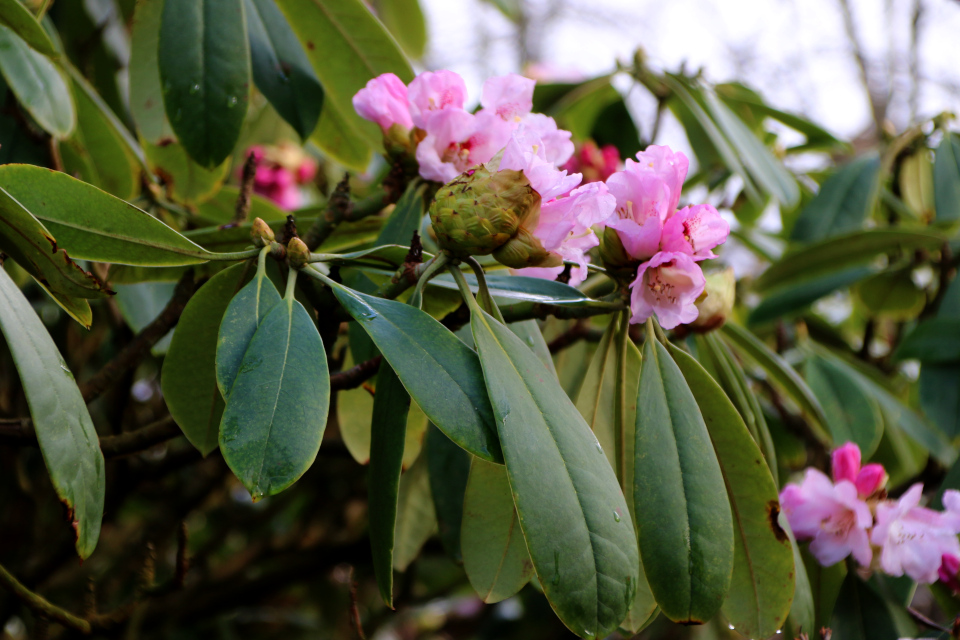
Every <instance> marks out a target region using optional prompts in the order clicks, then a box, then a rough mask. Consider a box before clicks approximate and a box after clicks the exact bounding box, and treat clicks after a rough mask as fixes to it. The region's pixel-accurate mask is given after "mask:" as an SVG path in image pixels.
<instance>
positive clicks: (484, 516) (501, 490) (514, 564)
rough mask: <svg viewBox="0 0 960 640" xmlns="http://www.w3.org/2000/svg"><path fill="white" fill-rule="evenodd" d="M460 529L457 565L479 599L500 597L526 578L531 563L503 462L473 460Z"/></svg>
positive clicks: (504, 595)
mask: <svg viewBox="0 0 960 640" xmlns="http://www.w3.org/2000/svg"><path fill="white" fill-rule="evenodd" d="M461 531H462V533H461V535H462V541H461V544H460V546H461V548H462V549H463V568H464V569H465V570H466V572H467V578H469V579H470V584H471V585H472V586H473V588H474V590H475V591H476V592H477V593H478V594H479V595H480V599H482V600H483V601H484V602H486V603H488V604H490V603H494V602H500V601H501V600H505V599H507V598H509V597H510V596H512V595H514V594H515V593H517V592H518V591H520V589H522V588H523V586H524V585H525V584H527V582H529V581H530V577H531V576H532V575H533V563H532V562H531V561H530V554H529V553H527V545H526V542H524V540H523V533H522V532H521V531H520V522H519V520H518V518H517V510H516V509H515V508H514V506H513V495H511V493H510V481H509V480H508V479H507V470H506V469H505V468H504V467H503V465H499V464H493V463H491V462H485V461H483V460H480V459H479V458H474V460H473V464H472V465H471V466H470V477H469V479H468V480H467V490H466V495H465V496H464V498H463V528H462V530H461Z"/></svg>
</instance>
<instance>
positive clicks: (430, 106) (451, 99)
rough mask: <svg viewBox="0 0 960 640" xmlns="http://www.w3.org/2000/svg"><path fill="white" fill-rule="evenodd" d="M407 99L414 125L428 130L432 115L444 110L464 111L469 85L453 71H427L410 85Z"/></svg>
mask: <svg viewBox="0 0 960 640" xmlns="http://www.w3.org/2000/svg"><path fill="white" fill-rule="evenodd" d="M407 98H408V100H409V108H410V115H411V116H412V118H413V124H414V125H416V126H417V127H420V128H421V129H426V128H427V124H426V121H427V118H428V117H429V116H430V115H431V114H432V113H434V112H436V111H441V110H443V109H461V110H462V109H463V105H464V102H466V99H467V85H466V84H465V83H464V82H463V78H461V77H460V76H459V75H458V74H456V73H454V72H453V71H447V70H446V69H442V70H440V71H426V72H424V73H421V74H420V75H418V76H417V77H416V78H414V79H413V82H411V83H410V86H409V87H408V88H407Z"/></svg>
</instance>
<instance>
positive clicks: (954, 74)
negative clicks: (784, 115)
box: [421, 0, 960, 144]
mask: <svg viewBox="0 0 960 640" xmlns="http://www.w3.org/2000/svg"><path fill="white" fill-rule="evenodd" d="M849 1H850V5H851V9H852V14H853V19H854V22H855V25H856V29H857V35H858V37H859V39H860V41H861V42H862V44H863V50H864V53H865V56H866V57H867V62H868V65H869V67H870V70H871V71H872V72H874V75H875V76H877V77H879V78H886V77H889V74H888V73H887V71H886V69H889V68H893V69H894V75H893V77H894V78H895V80H896V82H895V86H894V88H893V99H892V105H891V110H890V117H891V119H892V120H893V121H894V122H895V123H896V125H897V126H898V127H899V128H902V127H903V126H905V125H906V123H907V122H908V121H909V118H910V114H909V107H908V100H909V98H908V95H909V93H910V85H911V83H910V82H909V77H910V76H909V75H908V73H909V64H910V60H909V55H908V53H909V50H910V38H911V22H912V16H913V12H914V7H915V3H916V2H917V0H849ZM421 2H422V4H423V6H424V9H425V11H426V13H427V19H428V24H429V29H430V49H429V52H428V54H427V56H426V58H425V63H426V66H428V67H429V68H448V69H453V70H454V71H457V72H459V73H460V74H461V75H463V76H464V77H465V78H466V80H467V83H468V87H469V88H470V90H471V96H472V97H473V99H474V100H476V98H477V97H478V91H479V86H480V84H481V83H482V80H483V78H485V77H486V76H488V75H494V74H500V73H505V72H509V71H518V67H519V56H518V54H517V47H516V36H515V29H514V27H513V25H512V24H511V23H510V22H509V21H508V20H507V19H506V18H504V17H503V16H502V15H501V14H500V13H499V12H498V11H497V10H496V9H495V8H493V7H491V6H490V5H488V4H486V3H484V2H481V1H480V0H421ZM527 4H528V5H530V6H531V14H532V16H533V18H534V21H535V22H534V23H535V25H537V26H535V27H534V29H533V31H534V34H535V37H534V38H533V43H532V44H533V48H534V50H535V51H539V52H540V54H541V55H540V58H541V59H542V61H543V62H545V63H547V64H548V65H549V66H550V67H552V68H554V69H555V70H557V71H558V72H562V73H569V74H576V73H582V74H583V75H585V76H592V75H597V74H601V73H605V72H608V71H610V70H612V69H613V68H614V66H615V63H616V60H618V59H619V60H622V61H624V62H629V60H630V59H631V58H632V55H633V51H634V50H635V49H636V48H637V47H643V48H644V50H645V51H646V52H647V54H648V56H649V58H650V61H651V64H652V65H654V66H656V67H659V68H663V69H666V70H675V69H678V68H679V66H680V64H682V63H684V62H685V63H686V65H687V68H688V69H697V68H700V67H703V68H704V70H705V74H706V77H707V78H708V79H709V80H712V81H716V82H721V81H725V80H730V79H734V78H738V79H741V80H745V81H747V82H748V83H749V84H751V85H752V86H754V87H755V88H757V89H759V90H760V91H761V93H763V95H764V96H765V97H766V98H767V100H768V101H769V102H771V103H772V104H774V105H775V106H777V107H779V108H782V109H785V110H791V111H797V112H802V113H805V114H806V115H808V116H810V117H811V118H812V119H814V120H815V121H816V122H818V123H820V124H822V125H824V126H826V127H827V128H828V129H829V130H831V131H832V132H834V133H835V134H837V135H839V136H842V137H845V138H852V137H853V136H855V135H857V134H858V133H860V132H861V131H863V130H864V128H866V127H867V126H868V125H869V124H870V122H871V116H870V111H869V106H868V103H867V100H866V97H865V92H864V90H863V88H862V86H863V85H862V84H861V82H860V78H859V73H858V67H857V66H856V64H855V63H854V60H853V57H852V56H851V53H850V52H851V46H850V41H849V39H848V38H847V36H846V34H845V30H844V22H843V18H842V13H841V11H840V0H670V1H669V2H664V1H663V0H561V1H560V2H558V0H528V3H527ZM558 4H560V5H562V6H563V7H564V8H563V9H561V11H560V12H559V16H558V17H555V18H553V19H550V20H549V21H544V20H543V16H544V15H545V10H546V8H548V7H549V6H551V5H553V6H556V5H558ZM921 7H922V13H921V20H920V23H919V24H920V28H919V33H920V38H919V42H920V46H919V49H918V53H919V55H918V60H919V72H920V76H921V77H922V78H924V80H923V82H922V83H921V86H920V91H919V96H918V97H919V100H918V102H919V107H920V108H919V113H920V115H921V116H923V115H926V116H930V115H935V114H937V113H940V112H941V111H944V110H951V111H953V112H955V113H960V0H922V3H921ZM621 88H622V89H627V88H629V84H627V85H626V86H621ZM642 93H643V92H642V91H634V92H633V94H632V96H631V105H632V106H633V107H634V108H635V111H637V112H639V113H640V118H639V119H640V120H641V123H640V124H641V127H643V126H645V125H644V121H643V115H644V113H643V112H644V111H645V108H644V98H643V96H642ZM677 135H682V134H679V131H677V130H675V129H672V128H668V129H666V130H664V132H663V134H662V135H661V138H660V140H659V141H660V142H661V143H668V144H669V143H671V142H673V141H672V140H671V139H670V138H673V137H675V136H677Z"/></svg>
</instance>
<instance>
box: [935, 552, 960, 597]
mask: <svg viewBox="0 0 960 640" xmlns="http://www.w3.org/2000/svg"><path fill="white" fill-rule="evenodd" d="M958 572H960V558H958V557H957V556H954V555H951V554H949V553H945V554H943V557H942V558H941V559H940V568H939V569H938V570H937V577H938V578H940V582H942V583H943V584H945V585H946V586H948V587H949V588H950V589H952V590H953V591H954V592H957V591H960V579H958V577H957V573H958Z"/></svg>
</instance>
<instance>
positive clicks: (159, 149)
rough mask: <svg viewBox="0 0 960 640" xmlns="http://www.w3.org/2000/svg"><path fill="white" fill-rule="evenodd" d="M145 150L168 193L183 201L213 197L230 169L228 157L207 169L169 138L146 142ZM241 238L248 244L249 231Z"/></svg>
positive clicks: (185, 202)
mask: <svg viewBox="0 0 960 640" xmlns="http://www.w3.org/2000/svg"><path fill="white" fill-rule="evenodd" d="M144 152H145V153H146V154H147V165H148V166H149V168H150V171H151V172H152V173H154V174H156V175H157V176H161V177H162V178H163V181H164V185H165V187H166V190H167V194H168V196H169V197H170V198H171V199H172V200H174V201H175V202H179V203H182V204H188V205H198V204H201V203H203V202H206V201H207V200H209V199H210V198H212V197H213V196H214V195H215V194H216V193H217V191H218V190H219V189H220V185H222V184H223V181H224V180H225V179H226V178H227V174H228V173H229V169H230V160H229V159H228V160H225V161H224V163H223V164H221V165H220V166H219V167H214V168H213V169H206V168H204V167H202V166H200V165H199V164H197V163H196V162H194V161H193V160H191V159H190V156H188V155H187V152H186V150H185V149H184V148H183V146H182V145H180V144H179V143H177V142H172V141H170V140H167V141H163V142H161V143H160V144H159V145H154V144H151V143H149V142H146V143H144ZM216 232H217V230H214V233H216ZM244 240H245V242H244V245H249V244H250V233H249V232H248V233H247V235H246V237H245V238H244Z"/></svg>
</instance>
